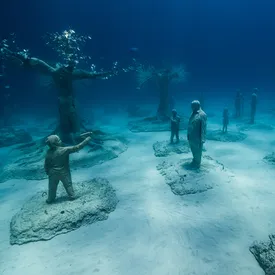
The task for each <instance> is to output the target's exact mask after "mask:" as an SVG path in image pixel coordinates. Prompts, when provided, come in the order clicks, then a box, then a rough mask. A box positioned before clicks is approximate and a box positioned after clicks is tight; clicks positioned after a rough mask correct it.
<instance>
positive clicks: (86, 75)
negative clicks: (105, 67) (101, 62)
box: [73, 69, 114, 80]
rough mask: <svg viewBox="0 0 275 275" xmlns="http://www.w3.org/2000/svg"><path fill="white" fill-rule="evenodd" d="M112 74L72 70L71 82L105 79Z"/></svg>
mask: <svg viewBox="0 0 275 275" xmlns="http://www.w3.org/2000/svg"><path fill="white" fill-rule="evenodd" d="M113 74H114V73H113V72H99V73H96V72H88V71H85V70H80V69H77V70H74V71H73V80H83V79H97V78H98V79H100V78H105V77H110V76H112V75H113Z"/></svg>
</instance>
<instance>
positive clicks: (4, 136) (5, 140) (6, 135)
mask: <svg viewBox="0 0 275 275" xmlns="http://www.w3.org/2000/svg"><path fill="white" fill-rule="evenodd" d="M31 141H32V137H31V135H30V134H29V133H27V132H26V131H25V130H22V129H21V130H15V129H13V128H11V127H8V128H2V129H0V147H6V146H11V145H15V144H19V143H27V142H31Z"/></svg>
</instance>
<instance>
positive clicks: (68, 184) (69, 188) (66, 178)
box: [61, 171, 75, 200]
mask: <svg viewBox="0 0 275 275" xmlns="http://www.w3.org/2000/svg"><path fill="white" fill-rule="evenodd" d="M61 182H62V183H63V186H64V188H65V190H66V192H67V194H68V197H69V199H70V200H74V199H75V193H74V189H73V183H72V177H71V172H70V171H66V172H64V173H63V174H62V176H61Z"/></svg>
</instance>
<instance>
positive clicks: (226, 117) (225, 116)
mask: <svg viewBox="0 0 275 275" xmlns="http://www.w3.org/2000/svg"><path fill="white" fill-rule="evenodd" d="M222 124H223V126H222V132H223V133H227V126H228V124H229V111H228V109H227V108H225V109H224V110H223V120H222Z"/></svg>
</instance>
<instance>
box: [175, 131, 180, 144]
mask: <svg viewBox="0 0 275 275" xmlns="http://www.w3.org/2000/svg"><path fill="white" fill-rule="evenodd" d="M176 139H177V141H176V142H177V143H179V142H180V138H179V130H177V131H176Z"/></svg>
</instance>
